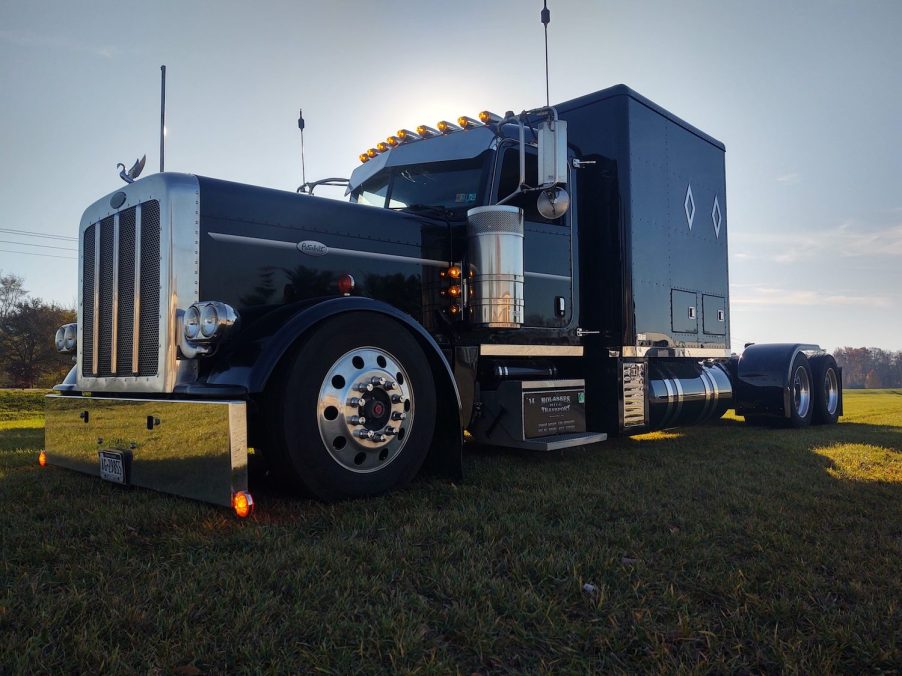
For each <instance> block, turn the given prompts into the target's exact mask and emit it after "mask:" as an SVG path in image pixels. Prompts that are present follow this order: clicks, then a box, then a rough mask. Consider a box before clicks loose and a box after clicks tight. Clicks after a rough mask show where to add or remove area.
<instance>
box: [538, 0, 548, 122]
mask: <svg viewBox="0 0 902 676" xmlns="http://www.w3.org/2000/svg"><path fill="white" fill-rule="evenodd" d="M543 5H544V6H543V7H542V12H541V14H540V17H541V19H542V24H543V25H544V26H545V106H546V107H548V108H550V107H551V95H550V94H549V88H548V24H549V23H550V22H551V12H550V11H548V0H544V2H543Z"/></svg>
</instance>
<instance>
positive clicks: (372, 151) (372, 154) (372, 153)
mask: <svg viewBox="0 0 902 676" xmlns="http://www.w3.org/2000/svg"><path fill="white" fill-rule="evenodd" d="M366 154H367V157H369V158H370V159H373V158H374V157H376V155H378V154H379V152H378V151H377V150H376V149H375V148H370V149H369V150H367V151H366Z"/></svg>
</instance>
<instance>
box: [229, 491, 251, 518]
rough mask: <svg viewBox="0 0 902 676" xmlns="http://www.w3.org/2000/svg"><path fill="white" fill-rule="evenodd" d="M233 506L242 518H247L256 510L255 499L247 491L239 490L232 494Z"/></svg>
mask: <svg viewBox="0 0 902 676" xmlns="http://www.w3.org/2000/svg"><path fill="white" fill-rule="evenodd" d="M232 508H233V509H234V510H235V515H236V516H237V517H238V518H240V519H246V518H247V517H249V516H250V515H251V513H252V512H253V511H254V499H253V498H252V497H251V494H250V493H248V492H247V491H238V492H237V493H235V495H233V496H232Z"/></svg>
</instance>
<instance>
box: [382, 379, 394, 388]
mask: <svg viewBox="0 0 902 676" xmlns="http://www.w3.org/2000/svg"><path fill="white" fill-rule="evenodd" d="M383 387H385V389H386V390H393V389H395V383H394V381H392V380H387V381H385V385H383Z"/></svg>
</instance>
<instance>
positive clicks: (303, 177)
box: [298, 108, 307, 186]
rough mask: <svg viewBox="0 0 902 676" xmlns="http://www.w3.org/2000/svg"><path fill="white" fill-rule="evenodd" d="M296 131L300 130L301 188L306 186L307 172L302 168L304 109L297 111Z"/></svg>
mask: <svg viewBox="0 0 902 676" xmlns="http://www.w3.org/2000/svg"><path fill="white" fill-rule="evenodd" d="M298 129H300V130H301V186H305V185H307V171H306V169H305V167H304V109H303V108H300V109H299V110H298Z"/></svg>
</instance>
